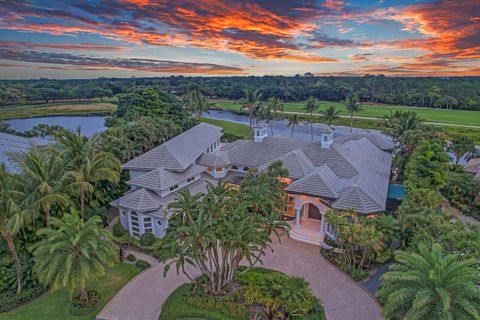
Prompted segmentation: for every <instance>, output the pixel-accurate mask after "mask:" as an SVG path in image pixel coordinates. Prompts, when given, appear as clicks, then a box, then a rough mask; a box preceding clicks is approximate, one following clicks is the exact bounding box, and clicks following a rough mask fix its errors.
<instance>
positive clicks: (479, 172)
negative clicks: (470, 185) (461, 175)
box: [463, 158, 480, 181]
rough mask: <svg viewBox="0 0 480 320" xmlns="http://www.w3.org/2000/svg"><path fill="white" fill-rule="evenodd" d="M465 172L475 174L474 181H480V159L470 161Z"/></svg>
mask: <svg viewBox="0 0 480 320" xmlns="http://www.w3.org/2000/svg"><path fill="white" fill-rule="evenodd" d="M463 170H464V171H466V172H470V173H471V174H473V179H475V180H477V181H480V158H474V159H470V161H468V162H467V164H466V165H465V166H464V167H463Z"/></svg>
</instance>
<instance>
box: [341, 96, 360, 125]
mask: <svg viewBox="0 0 480 320" xmlns="http://www.w3.org/2000/svg"><path fill="white" fill-rule="evenodd" d="M345 106H346V107H347V111H348V113H350V133H352V128H353V114H354V113H357V112H360V111H362V106H361V105H360V103H358V98H357V96H356V95H351V96H349V97H348V98H346V99H345Z"/></svg>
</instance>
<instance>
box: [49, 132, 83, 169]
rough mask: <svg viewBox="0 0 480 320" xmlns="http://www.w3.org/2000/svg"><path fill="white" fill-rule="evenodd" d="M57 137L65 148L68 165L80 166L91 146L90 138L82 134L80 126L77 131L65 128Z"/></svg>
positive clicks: (64, 152) (64, 153) (64, 155)
mask: <svg viewBox="0 0 480 320" xmlns="http://www.w3.org/2000/svg"><path fill="white" fill-rule="evenodd" d="M56 138H57V141H58V143H59V144H60V146H61V148H62V149H63V157H64V158H65V160H66V161H67V163H68V165H69V166H70V167H78V166H79V165H80V164H81V163H82V161H83V159H84V157H85V154H87V153H88V152H89V148H90V147H91V145H90V144H89V143H88V138H87V137H85V136H82V135H81V132H80V127H79V128H77V130H75V131H69V130H65V131H64V132H62V133H61V134H60V135H59V136H57V137H56Z"/></svg>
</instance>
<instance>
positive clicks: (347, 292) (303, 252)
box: [97, 239, 383, 320]
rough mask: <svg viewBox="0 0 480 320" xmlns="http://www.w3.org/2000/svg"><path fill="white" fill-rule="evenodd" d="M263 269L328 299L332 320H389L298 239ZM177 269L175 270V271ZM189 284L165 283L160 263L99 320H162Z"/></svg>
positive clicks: (271, 255)
mask: <svg viewBox="0 0 480 320" xmlns="http://www.w3.org/2000/svg"><path fill="white" fill-rule="evenodd" d="M272 248H273V252H271V251H268V252H267V254H266V256H265V257H264V258H263V266H262V267H265V268H270V269H274V270H278V271H281V272H284V273H286V274H289V275H294V276H298V277H303V278H305V280H307V281H308V282H309V283H310V287H311V288H312V290H313V292H314V294H315V295H316V296H317V297H319V298H320V299H322V301H323V303H324V306H325V311H326V315H327V319H328V320H377V319H383V318H382V316H381V309H380V306H379V305H378V303H377V302H376V300H375V299H374V298H373V297H372V296H370V294H369V293H368V292H367V291H366V290H365V289H363V288H362V287H361V286H360V285H359V284H358V283H356V282H355V281H353V280H352V279H351V278H350V277H349V276H347V275H346V274H345V273H343V272H342V271H340V270H339V269H337V268H336V267H335V266H333V265H331V264H330V263H329V262H328V261H326V260H325V259H324V258H323V257H322V256H321V255H320V251H319V247H316V246H313V245H310V244H305V243H301V242H298V241H295V240H292V239H283V240H282V243H281V244H279V243H278V242H277V241H275V242H274V244H273V246H272ZM173 269H174V268H173ZM187 281H188V279H187V278H186V277H185V276H183V275H182V274H181V275H178V276H177V274H176V272H175V270H171V271H170V272H169V273H168V274H167V276H166V277H165V278H164V277H163V264H161V263H159V264H156V265H154V266H153V267H151V268H150V269H148V270H146V271H144V272H143V273H141V274H140V275H138V276H137V277H136V278H134V279H132V281H130V282H129V283H127V284H126V285H125V286H124V287H123V288H122V289H121V290H120V291H119V292H118V293H117V294H116V295H115V296H114V297H113V298H112V300H111V301H110V302H109V303H108V304H107V305H106V306H105V308H104V309H103V310H102V311H101V312H100V313H99V314H98V315H97V319H98V320H157V319H158V317H159V316H160V313H161V306H162V304H163V302H164V301H165V300H166V299H167V297H168V296H169V295H170V294H171V293H172V292H173V290H175V289H176V288H177V287H178V286H180V285H181V284H183V283H185V282H187Z"/></svg>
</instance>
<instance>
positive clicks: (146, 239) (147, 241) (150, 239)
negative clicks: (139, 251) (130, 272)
mask: <svg viewBox="0 0 480 320" xmlns="http://www.w3.org/2000/svg"><path fill="white" fill-rule="evenodd" d="M155 240H156V238H155V236H154V235H153V233H150V232H147V233H144V234H142V236H141V237H140V244H141V245H142V246H144V247H148V246H151V245H153V244H154V243H155Z"/></svg>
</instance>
